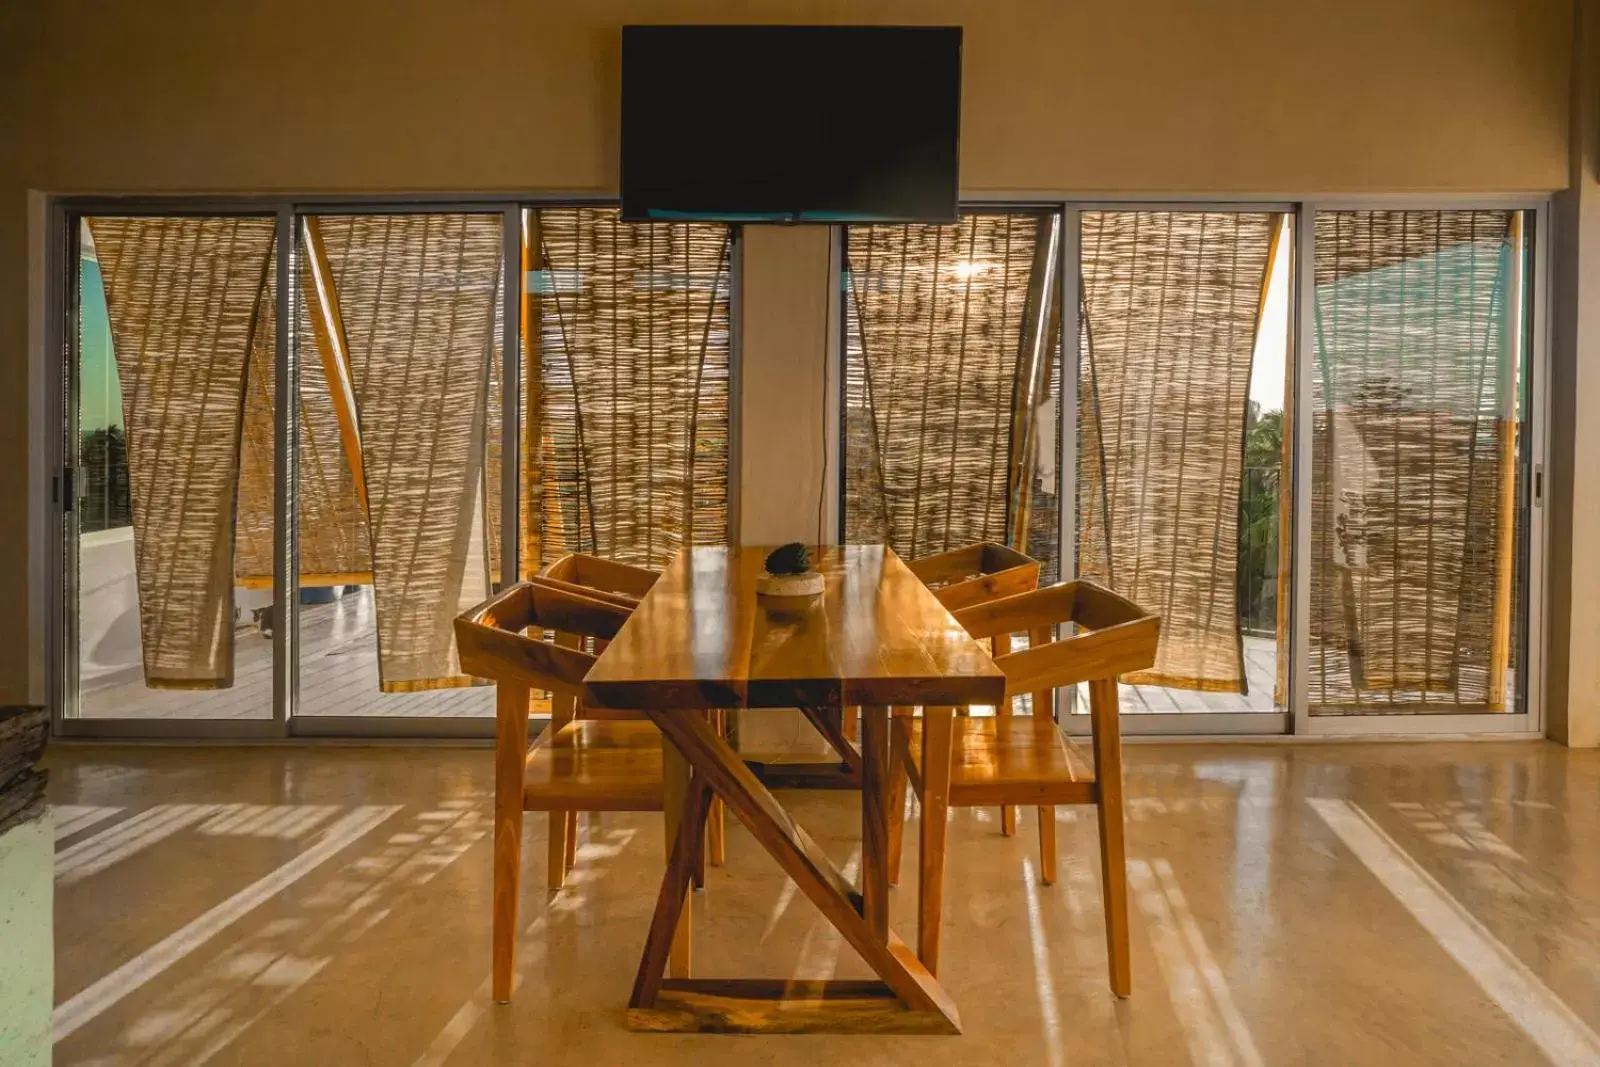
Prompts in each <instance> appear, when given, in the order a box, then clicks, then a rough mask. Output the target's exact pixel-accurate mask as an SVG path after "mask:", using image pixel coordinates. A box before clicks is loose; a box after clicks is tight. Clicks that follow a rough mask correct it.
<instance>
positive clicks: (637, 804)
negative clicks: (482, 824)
mask: <svg viewBox="0 0 1600 1067" xmlns="http://www.w3.org/2000/svg"><path fill="white" fill-rule="evenodd" d="M628 615H629V609H628V608H625V607H622V606H620V605H618V604H615V603H608V602H607V601H604V600H598V599H594V598H591V597H586V596H583V595H581V594H579V593H576V592H573V591H572V590H570V589H566V588H561V587H558V586H556V585H552V584H545V583H542V582H537V581H535V582H521V583H519V584H517V585H514V586H512V587H511V588H509V589H507V590H505V591H504V592H502V593H500V594H499V595H498V596H496V597H494V598H493V599H491V600H489V601H486V602H485V603H483V604H480V605H478V606H477V607H475V608H473V609H472V610H470V611H467V612H465V613H463V614H462V615H460V616H458V617H457V618H456V620H455V631H456V644H457V646H458V648H459V649H460V655H461V667H462V669H463V670H464V671H467V672H468V673H470V674H473V675H476V676H478V677H480V678H490V679H493V680H494V682H495V687H496V692H495V834H494V934H493V950H494V979H493V988H494V999H495V1000H496V1001H498V1002H500V1003H505V1002H507V1001H508V1000H509V999H510V997H511V982H512V973H513V967H514V956H515V950H516V930H517V901H518V897H519V892H520V883H521V873H522V813H523V812H524V811H548V812H552V813H556V812H559V813H563V815H562V818H561V820H560V822H559V825H560V826H561V827H562V828H563V829H565V827H566V819H565V815H564V813H565V812H568V811H661V810H662V808H663V800H662V796H663V794H662V771H661V735H660V733H659V732H658V731H657V730H656V728H655V726H654V724H652V723H650V722H645V721H636V720H635V721H628V720H594V719H577V718H575V717H572V716H570V715H569V716H568V717H567V718H566V720H565V721H564V723H563V724H561V725H557V724H556V723H555V722H554V721H552V723H551V725H550V727H549V728H547V729H546V730H545V731H544V732H543V733H542V734H540V736H539V739H538V742H537V743H536V744H535V745H534V746H533V748H532V749H530V748H529V747H528V706H529V691H530V690H534V689H541V690H548V691H549V692H550V693H551V695H552V698H553V699H552V703H553V704H554V705H557V706H561V705H564V706H566V707H567V708H569V709H570V708H572V707H574V706H575V703H576V701H577V698H578V695H579V693H580V689H581V687H582V685H583V680H584V677H585V676H586V675H587V674H588V673H589V669H590V668H591V667H592V666H593V665H594V663H595V660H596V659H597V658H598V654H597V653H594V652H592V651H587V650H585V649H584V648H583V647H582V645H583V644H584V642H585V641H590V642H603V641H608V640H610V639H611V638H612V637H614V636H616V633H617V631H618V630H620V629H621V628H622V624H623V623H624V622H626V621H627V619H628ZM546 631H554V632H555V633H556V634H557V635H558V637H557V638H556V639H548V640H547V639H546V637H545V633H546ZM556 825H557V822H556V820H552V828H554V827H555V826H556ZM570 840H571V838H570V837H568V836H566V835H563V836H562V838H561V841H560V842H559V844H552V846H551V849H550V853H549V860H550V863H551V874H550V881H551V884H552V886H554V887H556V888H559V886H560V885H561V882H562V881H563V880H564V878H565V875H566V873H567V870H568V868H569V866H570V857H571V852H572V850H571V848H570V846H569V844H568V842H569V841H570Z"/></svg>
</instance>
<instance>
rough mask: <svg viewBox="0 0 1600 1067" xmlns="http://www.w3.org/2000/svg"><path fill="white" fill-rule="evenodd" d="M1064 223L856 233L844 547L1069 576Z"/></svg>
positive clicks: (861, 229) (1015, 219)
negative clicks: (1063, 483)
mask: <svg viewBox="0 0 1600 1067" xmlns="http://www.w3.org/2000/svg"><path fill="white" fill-rule="evenodd" d="M1059 227H1060V220H1059V216H1057V215H1055V214H1054V213H1010V214H1001V213H992V214H980V213H973V214H967V215H964V216H963V217H962V218H961V219H960V221H959V222H957V223H955V224H954V225H949V226H934V225H909V226H901V225H896V226H887V225H884V226H852V227H849V228H848V230H847V232H846V266H847V271H848V273H847V277H846V307H845V310H846V316H845V319H846V321H845V331H846V334H845V375H844V378H845V419H844V434H845V445H844V514H843V524H844V537H845V540H846V541H847V542H887V543H888V544H890V545H891V546H893V547H894V549H895V551H896V552H898V553H900V554H901V555H903V556H905V557H907V558H908V559H909V558H916V557H918V556H922V555H927V554H930V553H934V552H941V551H944V550H946V549H950V548H956V547H959V546H961V545H964V544H969V543H972V542H975V541H985V540H988V541H999V542H1004V543H1008V544H1011V545H1014V546H1015V547H1017V548H1020V549H1022V550H1023V551H1026V552H1028V553H1029V554H1031V555H1033V556H1035V557H1036V558H1038V559H1040V560H1041V561H1042V562H1043V563H1044V570H1045V572H1046V576H1047V580H1048V579H1049V578H1051V577H1053V576H1054V575H1055V574H1056V573H1057V570H1058V567H1059V551H1058V541H1059V533H1058V524H1057V521H1056V514H1057V512H1056V499H1057V488H1056V485H1057V483H1056V476H1057V471H1056V466H1057V464H1056V462H1055V457H1056V455H1057V453H1058V445H1059V437H1058V432H1059V431H1058V425H1059V423H1058V407H1057V403H1056V397H1057V396H1059V388H1060V367H1059V364H1060V360H1059V355H1060V343H1059V338H1060V308H1059V304H1060V301H1059V286H1058V285H1057V284H1055V281H1054V279H1055V260H1056V256H1057V254H1058V252H1057V244H1056V241H1057V240H1058V239H1059Z"/></svg>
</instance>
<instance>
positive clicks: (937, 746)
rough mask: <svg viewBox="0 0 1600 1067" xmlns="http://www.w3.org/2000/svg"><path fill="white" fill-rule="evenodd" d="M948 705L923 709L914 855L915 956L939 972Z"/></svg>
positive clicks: (946, 825)
mask: <svg viewBox="0 0 1600 1067" xmlns="http://www.w3.org/2000/svg"><path fill="white" fill-rule="evenodd" d="M953 718H954V711H953V709H951V708H924V709H923V710H922V849H921V854H920V855H919V856H918V857H917V868H918V874H919V878H918V882H919V884H918V887H917V888H918V893H917V958H918V959H920V960H922V965H923V966H924V967H926V968H927V969H928V973H929V974H931V975H935V976H937V975H938V973H939V933H940V923H941V921H942V919H943V918H944V854H945V843H946V840H947V838H948V835H949V832H950V827H949V821H948V819H949V811H950V763H951V752H950V746H951V736H952V733H953V729H952V727H953V725H954V724H953V722H952V719H953Z"/></svg>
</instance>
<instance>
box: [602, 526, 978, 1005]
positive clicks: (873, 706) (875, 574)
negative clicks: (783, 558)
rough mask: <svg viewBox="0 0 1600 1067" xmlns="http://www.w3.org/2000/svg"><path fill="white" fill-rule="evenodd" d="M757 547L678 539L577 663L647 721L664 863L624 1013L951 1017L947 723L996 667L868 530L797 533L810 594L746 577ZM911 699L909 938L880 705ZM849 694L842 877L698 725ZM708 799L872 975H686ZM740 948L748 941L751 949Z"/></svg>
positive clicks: (615, 701) (973, 699)
mask: <svg viewBox="0 0 1600 1067" xmlns="http://www.w3.org/2000/svg"><path fill="white" fill-rule="evenodd" d="M769 551H770V549H768V548H754V547H744V548H733V547H695V548H690V549H687V550H685V551H682V552H680V553H679V554H678V555H677V557H676V558H674V559H673V561H672V562H671V564H670V565H668V567H667V568H666V570H665V571H664V572H663V573H662V575H661V577H660V579H659V580H658V581H657V582H656V583H655V585H654V586H652V587H651V589H650V591H649V592H648V593H647V594H646V595H645V596H644V598H643V599H642V600H641V601H640V603H639V606H638V607H637V608H636V609H635V610H634V612H633V614H632V616H631V617H630V618H629V619H628V621H627V622H626V623H625V624H624V625H623V627H622V629H621V630H620V631H619V632H618V633H617V635H616V637H615V639H613V640H612V641H611V642H610V644H609V645H608V646H607V647H606V649H605V651H604V652H603V653H602V654H601V656H600V658H599V661H598V662H597V663H595V665H594V667H593V668H592V669H591V670H590V672H589V674H588V677H587V678H586V680H585V684H584V691H585V700H586V702H587V703H588V704H589V705H591V706H593V707H597V708H605V709H614V710H628V711H642V712H645V713H646V714H648V715H649V716H650V718H651V719H652V720H653V721H654V722H655V724H656V725H657V726H658V727H660V729H661V737H662V749H663V752H662V755H663V762H664V793H665V800H666V805H665V807H666V815H667V818H666V823H667V841H668V861H667V865H666V872H665V874H664V875H663V877H662V881H661V889H660V892H659V894H658V896H657V899H656V906H655V912H654V915H653V917H652V920H651V924H650V931H649V934H648V935H647V937H646V939H645V947H644V952H643V955H642V958H641V959H640V961H639V970H638V974H637V977H636V978H635V981H634V987H633V995H632V998H631V1000H630V1002H629V1010H628V1024H629V1026H630V1027H632V1028H633V1029H638V1030H660V1031H701V1032H738V1033H796V1032H826V1031H832V1032H897V1033H958V1032H959V1031H960V1021H959V1016H958V1014H957V1011H956V1006H955V1004H954V1003H953V1002H952V1000H951V998H950V996H949V994H948V993H947V991H946V990H945V988H944V986H943V985H941V984H940V982H939V980H938V978H937V977H936V972H937V969H938V946H939V925H940V920H941V917H942V910H943V909H942V899H943V880H944V853H945V835H946V815H945V813H946V810H947V808H946V801H947V797H948V782H949V776H950V760H951V751H950V749H951V723H952V715H953V714H954V711H955V709H956V708H957V707H962V706H967V705H971V704H996V703H998V702H999V701H1000V700H1001V698H1002V696H1003V694H1004V691H1005V678H1004V676H1003V675H1002V673H1001V672H1000V670H999V668H997V667H996V666H995V665H994V661H993V660H992V659H990V657H989V654H988V653H987V651H985V649H983V648H982V647H980V646H979V644H978V643H977V642H976V641H974V640H973V639H972V638H971V637H969V636H968V635H967V633H966V632H965V631H964V630H963V629H962V628H961V627H960V626H959V625H958V624H957V623H956V621H955V619H954V618H952V617H951V615H950V613H949V612H948V611H946V610H945V608H944V607H943V606H941V605H940V603H939V601H938V600H937V599H936V598H935V597H934V595H933V594H932V593H931V592H929V590H928V588H927V586H925V585H924V584H923V583H922V582H921V581H920V580H919V579H918V578H916V576H914V575H913V574H912V573H911V571H910V570H909V569H907V567H906V565H905V563H904V562H903V561H902V560H901V559H900V558H899V557H898V556H896V555H895V553H894V552H893V551H892V550H891V549H889V548H887V547H886V546H882V545H850V546H844V547H826V548H818V549H813V550H812V562H813V566H814V567H815V569H816V570H818V571H820V572H821V573H822V575H823V578H824V589H823V592H822V593H821V594H819V595H817V596H815V597H810V598H799V599H788V598H785V599H776V598H768V597H764V596H760V595H758V594H757V591H756V585H757V579H758V578H759V577H760V576H761V574H762V571H763V563H764V561H765V559H766V556H767V554H768V552H769ZM913 706H921V707H922V708H923V709H924V711H923V714H924V719H925V722H924V729H923V731H922V734H921V737H922V745H923V750H922V752H921V754H920V755H921V765H922V768H923V770H922V778H923V794H924V797H923V815H922V820H921V847H920V849H919V858H918V876H917V885H918V893H917V896H918V911H917V916H918V922H917V929H918V934H917V942H918V943H917V947H916V949H915V950H913V949H912V948H911V947H910V946H908V945H907V944H905V943H904V942H903V941H902V940H901V939H900V938H899V937H897V936H896V935H895V933H894V931H893V930H891V929H890V926H889V892H890V890H889V884H890V871H889V820H890V816H891V807H892V802H891V797H892V796H893V795H894V793H893V790H892V788H891V781H890V765H891V764H890V743H891V741H890V735H891V731H890V721H889V719H890V714H891V709H892V708H899V709H901V713H902V714H906V713H909V709H910V708H911V707H913ZM851 707H859V708H860V709H861V731H860V745H861V751H860V772H859V782H860V789H861V863H860V884H859V886H857V885H854V884H852V883H851V881H850V880H849V879H848V878H846V877H845V875H844V874H843V873H842V872H841V871H840V869H839V868H838V866H836V865H835V864H834V863H833V861H832V860H831V859H830V858H829V857H828V856H827V855H826V854H825V853H824V852H823V850H822V849H821V848H820V847H819V846H818V845H817V843H816V841H815V840H813V839H812V837H811V835H810V834H808V833H807V832H806V830H805V829H804V828H803V827H802V826H801V825H800V824H799V822H798V821H796V819H795V818H794V816H793V815H792V814H791V813H790V811H789V810H788V809H786V808H785V807H784V805H783V804H782V803H781V802H780V801H779V799H778V798H777V797H776V796H774V795H773V793H772V792H771V791H770V790H769V789H768V788H767V787H766V785H764V784H763V783H762V782H761V780H760V779H759V778H758V777H757V775H756V774H755V772H754V771H752V769H751V768H750V767H748V766H746V764H745V763H744V762H743V760H742V759H741V758H740V756H739V755H738V754H737V753H736V752H735V751H734V750H733V749H732V747H730V746H729V744H728V743H727V742H726V741H725V740H724V739H723V737H722V736H721V735H720V734H719V733H718V732H717V731H716V730H714V729H713V728H712V725H711V723H710V721H709V718H708V716H707V714H706V713H707V712H708V711H711V710H716V709H730V708H739V709H746V708H748V709H781V708H806V709H810V710H811V711H812V712H813V713H816V712H817V711H818V710H819V709H820V710H821V711H822V712H827V713H837V712H839V711H841V710H842V709H844V708H851ZM713 796H717V797H721V798H722V800H723V802H724V803H725V804H726V805H727V808H728V810H730V811H732V812H733V813H734V814H735V815H736V816H737V817H738V818H739V820H740V821H741V822H743V823H744V825H745V826H746V828H748V830H749V831H750V836H751V837H752V838H753V839H754V840H755V841H756V842H758V843H759V844H760V845H761V846H762V847H763V848H764V849H766V851H767V852H768V853H770V854H771V856H772V857H773V858H774V859H775V860H777V861H778V864H779V865H780V866H781V867H782V869H783V870H784V872H785V873H786V874H787V875H788V876H789V878H791V879H793V881H794V882H795V884H796V885H797V886H798V887H799V889H800V891H801V892H803V893H804V894H805V895H806V897H807V898H809V899H810V901H811V902H812V903H813V904H814V905H815V906H816V907H817V909H818V910H819V911H820V912H821V913H822V915H823V916H825V917H826V918H827V920H828V921H829V922H830V923H832V924H833V926H834V927H835V928H836V929H837V930H838V931H839V933H840V935H841V936H842V937H843V938H844V940H845V942H846V943H848V944H849V945H850V946H851V947H852V948H854V949H855V950H856V952H858V953H859V954H860V956H861V958H862V959H863V960H864V961H865V963H866V964H867V966H868V967H870V968H871V969H872V971H873V972H874V973H875V974H876V975H877V978H876V979H870V980H861V981H857V980H800V979H796V978H793V977H782V976H779V977H773V976H747V975H738V976H720V977H703V976H693V975H691V973H690V972H691V952H690V922H689V910H688V907H687V904H686V901H687V897H688V894H689V891H690V888H691V885H692V881H693V878H694V873H695V871H696V869H697V868H698V867H699V859H700V853H701V850H702V849H703V847H704V835H705V824H706V812H707V810H708V808H709V806H710V803H711V798H712V797H713ZM754 948H755V946H752V954H753V953H754Z"/></svg>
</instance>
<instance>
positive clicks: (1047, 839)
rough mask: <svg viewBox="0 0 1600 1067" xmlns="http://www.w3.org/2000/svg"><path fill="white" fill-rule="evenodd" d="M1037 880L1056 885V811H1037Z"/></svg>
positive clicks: (1046, 809) (1048, 809)
mask: <svg viewBox="0 0 1600 1067" xmlns="http://www.w3.org/2000/svg"><path fill="white" fill-rule="evenodd" d="M1039 879H1040V880H1041V881H1042V882H1044V884H1045V885H1055V884H1056V809H1055V808H1040V809H1039Z"/></svg>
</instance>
